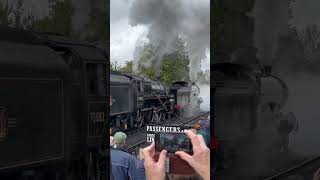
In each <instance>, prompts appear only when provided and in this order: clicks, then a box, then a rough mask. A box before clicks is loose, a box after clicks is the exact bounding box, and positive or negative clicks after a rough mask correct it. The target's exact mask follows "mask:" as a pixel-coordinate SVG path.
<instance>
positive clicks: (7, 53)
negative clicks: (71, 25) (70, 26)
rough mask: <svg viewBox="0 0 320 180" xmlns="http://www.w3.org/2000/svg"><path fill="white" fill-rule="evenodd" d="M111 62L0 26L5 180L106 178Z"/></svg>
mask: <svg viewBox="0 0 320 180" xmlns="http://www.w3.org/2000/svg"><path fill="white" fill-rule="evenodd" d="M107 62H108V61H107V56H106V53H105V52H104V51H103V50H101V49H99V48H97V47H96V46H94V45H91V44H89V43H86V42H78V41H75V40H71V39H68V38H65V37H62V36H59V35H53V34H41V33H34V32H27V31H22V30H17V29H11V28H7V27H1V28H0V86H1V88H0V176H1V177H0V179H20V178H21V179H104V178H107V174H108V172H106V170H107V169H106V168H105V165H106V164H105V163H106V162H105V161H106V160H105V159H104V156H103V152H104V149H103V148H104V147H105V146H104V145H108V144H109V142H106V139H105V135H106V134H107V133H106V132H105V131H106V128H105V127H106V125H107V123H108V121H107V116H108V115H109V112H108V104H107V93H108V92H107V87H108V83H109V82H108V81H107V72H106V71H107Z"/></svg>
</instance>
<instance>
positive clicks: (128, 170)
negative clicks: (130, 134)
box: [110, 132, 146, 180]
mask: <svg viewBox="0 0 320 180" xmlns="http://www.w3.org/2000/svg"><path fill="white" fill-rule="evenodd" d="M126 139H127V135H126V134H125V133H123V132H116V133H115V134H114V136H113V146H112V147H111V153H110V155H111V157H110V159H111V169H112V176H113V178H114V179H116V180H131V179H137V180H140V179H141V180H144V179H146V178H145V172H144V165H143V163H144V161H143V160H140V159H138V158H136V157H135V156H133V155H131V154H129V153H128V152H127V151H126V150H124V148H123V146H124V144H125V141H126Z"/></svg>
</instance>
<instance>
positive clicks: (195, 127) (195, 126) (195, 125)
mask: <svg viewBox="0 0 320 180" xmlns="http://www.w3.org/2000/svg"><path fill="white" fill-rule="evenodd" d="M193 128H194V129H195V130H197V131H198V130H200V128H201V125H200V124H199V122H196V123H195V124H194V126H193Z"/></svg>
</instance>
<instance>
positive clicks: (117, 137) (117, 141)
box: [113, 131, 127, 146]
mask: <svg viewBox="0 0 320 180" xmlns="http://www.w3.org/2000/svg"><path fill="white" fill-rule="evenodd" d="M126 139H127V135H126V134H125V133H123V132H120V131H119V132H116V133H115V134H114V135H113V144H114V145H118V146H121V145H123V144H124V143H125V141H126Z"/></svg>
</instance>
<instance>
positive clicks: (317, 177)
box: [313, 168, 320, 180]
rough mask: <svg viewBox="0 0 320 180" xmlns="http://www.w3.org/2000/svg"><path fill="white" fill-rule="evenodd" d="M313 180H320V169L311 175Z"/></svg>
mask: <svg viewBox="0 0 320 180" xmlns="http://www.w3.org/2000/svg"><path fill="white" fill-rule="evenodd" d="M313 180H320V168H319V169H318V170H317V171H316V172H315V173H314V174H313Z"/></svg>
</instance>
